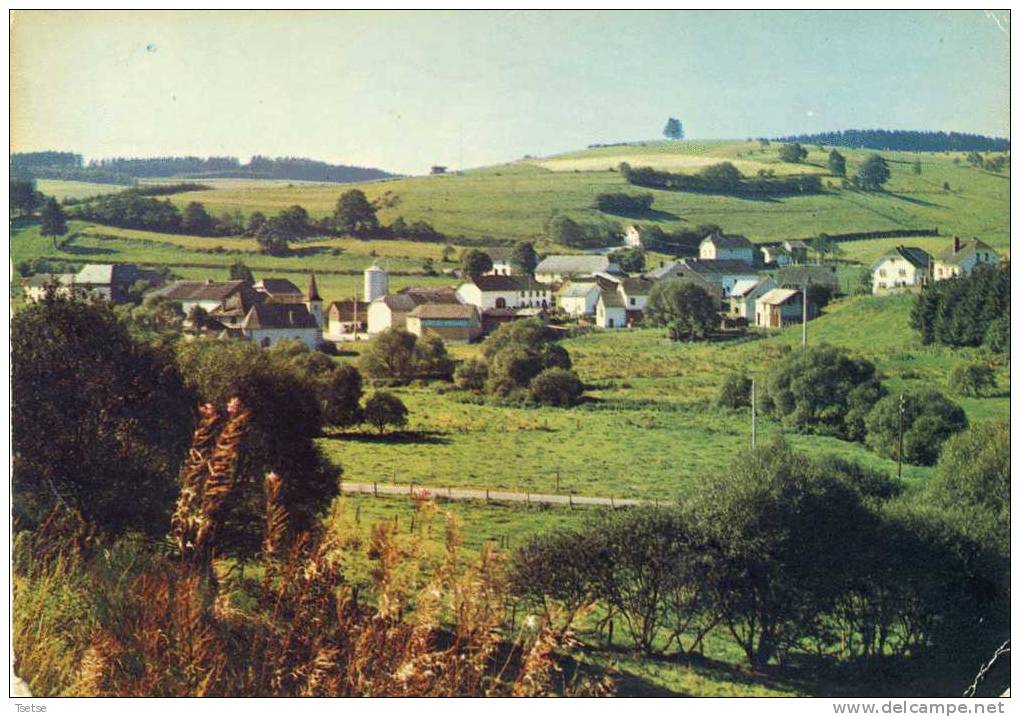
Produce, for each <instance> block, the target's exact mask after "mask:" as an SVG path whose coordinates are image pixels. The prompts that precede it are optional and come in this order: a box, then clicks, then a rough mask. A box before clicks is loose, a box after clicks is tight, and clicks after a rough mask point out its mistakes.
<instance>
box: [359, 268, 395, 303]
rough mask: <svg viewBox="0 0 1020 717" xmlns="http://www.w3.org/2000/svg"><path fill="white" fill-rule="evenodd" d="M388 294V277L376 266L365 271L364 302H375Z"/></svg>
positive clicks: (383, 270)
mask: <svg viewBox="0 0 1020 717" xmlns="http://www.w3.org/2000/svg"><path fill="white" fill-rule="evenodd" d="M388 293H390V275H389V274H387V273H386V270H385V269H380V268H379V267H378V266H377V265H375V264H373V265H372V266H370V267H368V268H367V269H365V301H375V300H376V299H378V298H379V297H380V296H386V294H388Z"/></svg>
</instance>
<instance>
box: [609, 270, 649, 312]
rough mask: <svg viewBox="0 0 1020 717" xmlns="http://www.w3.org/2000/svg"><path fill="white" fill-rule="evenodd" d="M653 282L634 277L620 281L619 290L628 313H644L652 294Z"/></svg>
mask: <svg viewBox="0 0 1020 717" xmlns="http://www.w3.org/2000/svg"><path fill="white" fill-rule="evenodd" d="M652 286H653V282H652V281H650V280H649V279H644V278H642V277H640V276H632V277H628V278H626V279H622V280H620V282H619V284H618V285H617V290H618V291H619V292H620V298H621V299H623V305H624V306H625V307H626V309H627V311H628V312H635V311H644V310H645V304H647V303H648V295H649V294H650V293H651V292H652Z"/></svg>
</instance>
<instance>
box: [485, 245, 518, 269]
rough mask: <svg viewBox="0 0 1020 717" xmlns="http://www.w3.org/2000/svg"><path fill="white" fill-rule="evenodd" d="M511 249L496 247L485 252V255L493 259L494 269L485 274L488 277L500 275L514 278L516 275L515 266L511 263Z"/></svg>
mask: <svg viewBox="0 0 1020 717" xmlns="http://www.w3.org/2000/svg"><path fill="white" fill-rule="evenodd" d="M512 251H513V250H511V249H508V248H506V247H501V246H496V247H491V248H489V249H486V250H485V253H486V254H488V255H489V258H490V259H492V269H490V270H489V271H487V272H485V275H486V276H492V275H500V276H512V275H513V274H514V273H516V272H514V265H513V262H512V261H511V254H512Z"/></svg>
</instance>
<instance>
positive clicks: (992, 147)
mask: <svg viewBox="0 0 1020 717" xmlns="http://www.w3.org/2000/svg"><path fill="white" fill-rule="evenodd" d="M775 141H776V142H804V143H808V144H822V145H835V146H838V147H854V148H860V149H885V150H901V151H905V152H971V151H976V152H1007V151H1009V140H1008V139H1004V138H1002V137H988V136H985V135H982V134H966V133H964V132H924V131H919V130H887V129H848V130H842V131H839V132H819V133H818V134H798V135H791V136H789V137H778V138H776V139H775Z"/></svg>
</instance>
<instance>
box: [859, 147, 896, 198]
mask: <svg viewBox="0 0 1020 717" xmlns="http://www.w3.org/2000/svg"><path fill="white" fill-rule="evenodd" d="M890 174H891V173H890V172H889V165H888V164H886V161H885V160H884V159H883V158H882V156H881V155H878V154H872V155H870V156H869V157H868V158H867V159H865V160H864V162H863V163H862V164H861V166H860V168H859V169H858V170H857V174H855V175H854V184H855V185H856V186H857V187H859V188H861V189H867V190H871V191H877V190H879V189H881V188H882V185H883V184H885V183H886V182H888V181H889V177H890Z"/></svg>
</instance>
